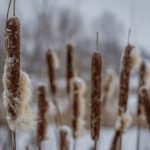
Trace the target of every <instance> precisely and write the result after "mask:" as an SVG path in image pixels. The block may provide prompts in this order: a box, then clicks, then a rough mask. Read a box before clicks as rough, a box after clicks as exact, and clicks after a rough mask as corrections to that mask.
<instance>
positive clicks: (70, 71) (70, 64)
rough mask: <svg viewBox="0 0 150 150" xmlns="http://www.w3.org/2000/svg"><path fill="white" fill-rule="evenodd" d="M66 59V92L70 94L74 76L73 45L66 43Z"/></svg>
mask: <svg viewBox="0 0 150 150" xmlns="http://www.w3.org/2000/svg"><path fill="white" fill-rule="evenodd" d="M66 50H67V60H66V79H67V87H66V89H67V93H68V95H70V91H71V85H70V84H71V80H72V79H73V77H74V47H73V45H71V44H67V48H66Z"/></svg>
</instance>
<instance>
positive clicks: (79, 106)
mask: <svg viewBox="0 0 150 150" xmlns="http://www.w3.org/2000/svg"><path fill="white" fill-rule="evenodd" d="M71 84H72V100H73V101H72V102H73V118H72V128H73V137H74V139H76V138H77V135H78V131H79V130H80V128H81V122H82V121H83V116H84V97H83V95H84V92H85V83H84V81H83V80H82V79H80V78H78V77H74V78H73V80H72V82H71Z"/></svg>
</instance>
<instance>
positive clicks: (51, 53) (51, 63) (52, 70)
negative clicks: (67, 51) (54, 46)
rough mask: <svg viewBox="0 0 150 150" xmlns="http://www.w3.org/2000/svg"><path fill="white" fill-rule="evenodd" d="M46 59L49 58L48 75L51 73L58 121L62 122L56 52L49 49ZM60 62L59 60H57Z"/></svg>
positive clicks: (50, 77)
mask: <svg viewBox="0 0 150 150" xmlns="http://www.w3.org/2000/svg"><path fill="white" fill-rule="evenodd" d="M46 60H47V66H48V75H49V84H50V91H51V95H52V99H53V102H54V104H55V107H56V108H57V112H58V117H56V123H57V125H58V124H61V123H62V120H61V113H60V109H59V106H58V102H57V99H56V92H57V86H56V72H55V71H56V70H55V69H56V54H55V53H54V51H52V50H50V49H48V51H47V53H46ZM57 62H58V61H57Z"/></svg>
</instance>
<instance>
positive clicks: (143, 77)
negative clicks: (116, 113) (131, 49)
mask: <svg viewBox="0 0 150 150" xmlns="http://www.w3.org/2000/svg"><path fill="white" fill-rule="evenodd" d="M147 73H148V71H147V67H146V64H145V63H144V62H142V63H141V65H140V71H139V88H138V89H139V90H140V88H141V87H142V86H145V85H146V81H147ZM141 113H142V101H141V95H140V93H138V110H137V114H138V116H140V115H141Z"/></svg>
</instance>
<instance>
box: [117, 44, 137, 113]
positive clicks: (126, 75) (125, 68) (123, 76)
mask: <svg viewBox="0 0 150 150" xmlns="http://www.w3.org/2000/svg"><path fill="white" fill-rule="evenodd" d="M133 48H134V47H133V46H132V45H128V46H127V47H126V48H125V51H124V53H123V57H122V68H121V73H120V88H119V90H120V91H119V110H118V112H119V115H121V114H122V113H125V112H126V109H127V100H128V93H129V80H130V73H131V69H132V57H131V53H132V49H133Z"/></svg>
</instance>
